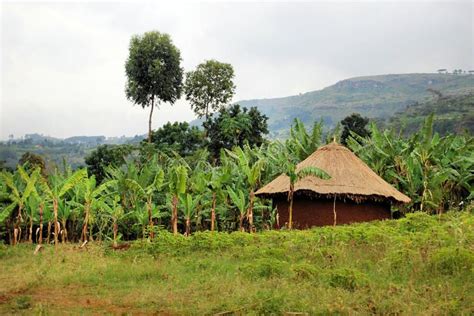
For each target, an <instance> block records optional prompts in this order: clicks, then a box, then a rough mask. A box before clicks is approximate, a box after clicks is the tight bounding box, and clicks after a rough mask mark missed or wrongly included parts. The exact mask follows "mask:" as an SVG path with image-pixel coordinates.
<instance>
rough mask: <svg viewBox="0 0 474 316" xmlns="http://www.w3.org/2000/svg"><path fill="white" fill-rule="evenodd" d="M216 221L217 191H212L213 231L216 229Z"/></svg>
mask: <svg viewBox="0 0 474 316" xmlns="http://www.w3.org/2000/svg"><path fill="white" fill-rule="evenodd" d="M215 222H216V192H212V209H211V232H213V231H214V225H215Z"/></svg>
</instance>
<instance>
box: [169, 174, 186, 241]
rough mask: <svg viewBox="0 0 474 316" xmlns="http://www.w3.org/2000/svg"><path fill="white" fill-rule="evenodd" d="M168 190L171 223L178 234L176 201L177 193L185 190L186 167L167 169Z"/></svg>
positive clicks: (174, 231) (182, 192) (177, 198)
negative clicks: (169, 194)
mask: <svg viewBox="0 0 474 316" xmlns="http://www.w3.org/2000/svg"><path fill="white" fill-rule="evenodd" d="M168 176H169V190H170V192H171V194H172V214H171V225H172V227H173V233H174V234H175V235H177V234H178V202H179V195H180V194H184V193H185V192H186V185H187V179H188V168H187V167H186V166H184V165H175V166H172V167H171V169H170V171H169V174H168Z"/></svg>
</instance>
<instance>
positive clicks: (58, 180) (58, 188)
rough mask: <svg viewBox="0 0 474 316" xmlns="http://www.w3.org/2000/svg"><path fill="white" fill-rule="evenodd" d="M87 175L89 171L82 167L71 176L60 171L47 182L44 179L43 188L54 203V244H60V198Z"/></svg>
mask: <svg viewBox="0 0 474 316" xmlns="http://www.w3.org/2000/svg"><path fill="white" fill-rule="evenodd" d="M86 177H87V171H86V170H85V169H80V170H78V171H76V172H74V173H73V174H72V175H71V176H69V177H63V176H62V175H61V174H59V172H58V171H56V173H54V174H53V175H52V176H51V177H50V181H49V182H47V181H46V180H45V179H42V181H41V182H40V183H41V188H42V190H43V192H44V193H45V195H46V196H48V197H49V198H50V199H51V201H52V203H53V214H54V244H55V245H57V244H58V234H59V223H58V203H59V200H60V199H61V198H62V197H63V196H64V195H65V194H66V193H68V192H69V191H70V190H72V189H73V188H74V187H75V186H76V185H78V184H80V183H81V182H82V180H83V179H84V178H86Z"/></svg>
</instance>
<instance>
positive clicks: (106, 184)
mask: <svg viewBox="0 0 474 316" xmlns="http://www.w3.org/2000/svg"><path fill="white" fill-rule="evenodd" d="M81 180H82V181H79V182H78V185H77V187H76V188H75V197H76V199H75V200H72V201H70V202H69V203H70V204H71V205H72V206H74V207H76V208H78V209H80V210H82V212H83V214H84V220H83V224H82V231H81V241H82V242H85V241H86V240H88V238H89V237H88V228H90V227H89V224H90V223H91V221H92V211H93V210H95V209H96V208H97V207H99V200H100V198H101V197H102V195H105V194H106V190H107V189H109V188H111V187H114V186H116V185H117V180H113V179H112V180H110V179H106V180H104V181H103V182H102V184H100V185H99V186H97V181H96V180H95V177H94V176H91V177H90V178H87V177H86V176H84V177H83V178H82V179H81Z"/></svg>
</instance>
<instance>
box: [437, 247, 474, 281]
mask: <svg viewBox="0 0 474 316" xmlns="http://www.w3.org/2000/svg"><path fill="white" fill-rule="evenodd" d="M429 267H430V268H431V269H433V270H434V271H437V272H439V273H441V274H446V275H453V274H457V273H461V272H467V273H471V269H472V268H473V267H474V254H473V253H472V252H471V251H469V250H467V249H465V248H460V247H444V248H441V249H439V250H438V251H436V252H435V253H434V254H433V255H432V256H431V258H430V264H429Z"/></svg>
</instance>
